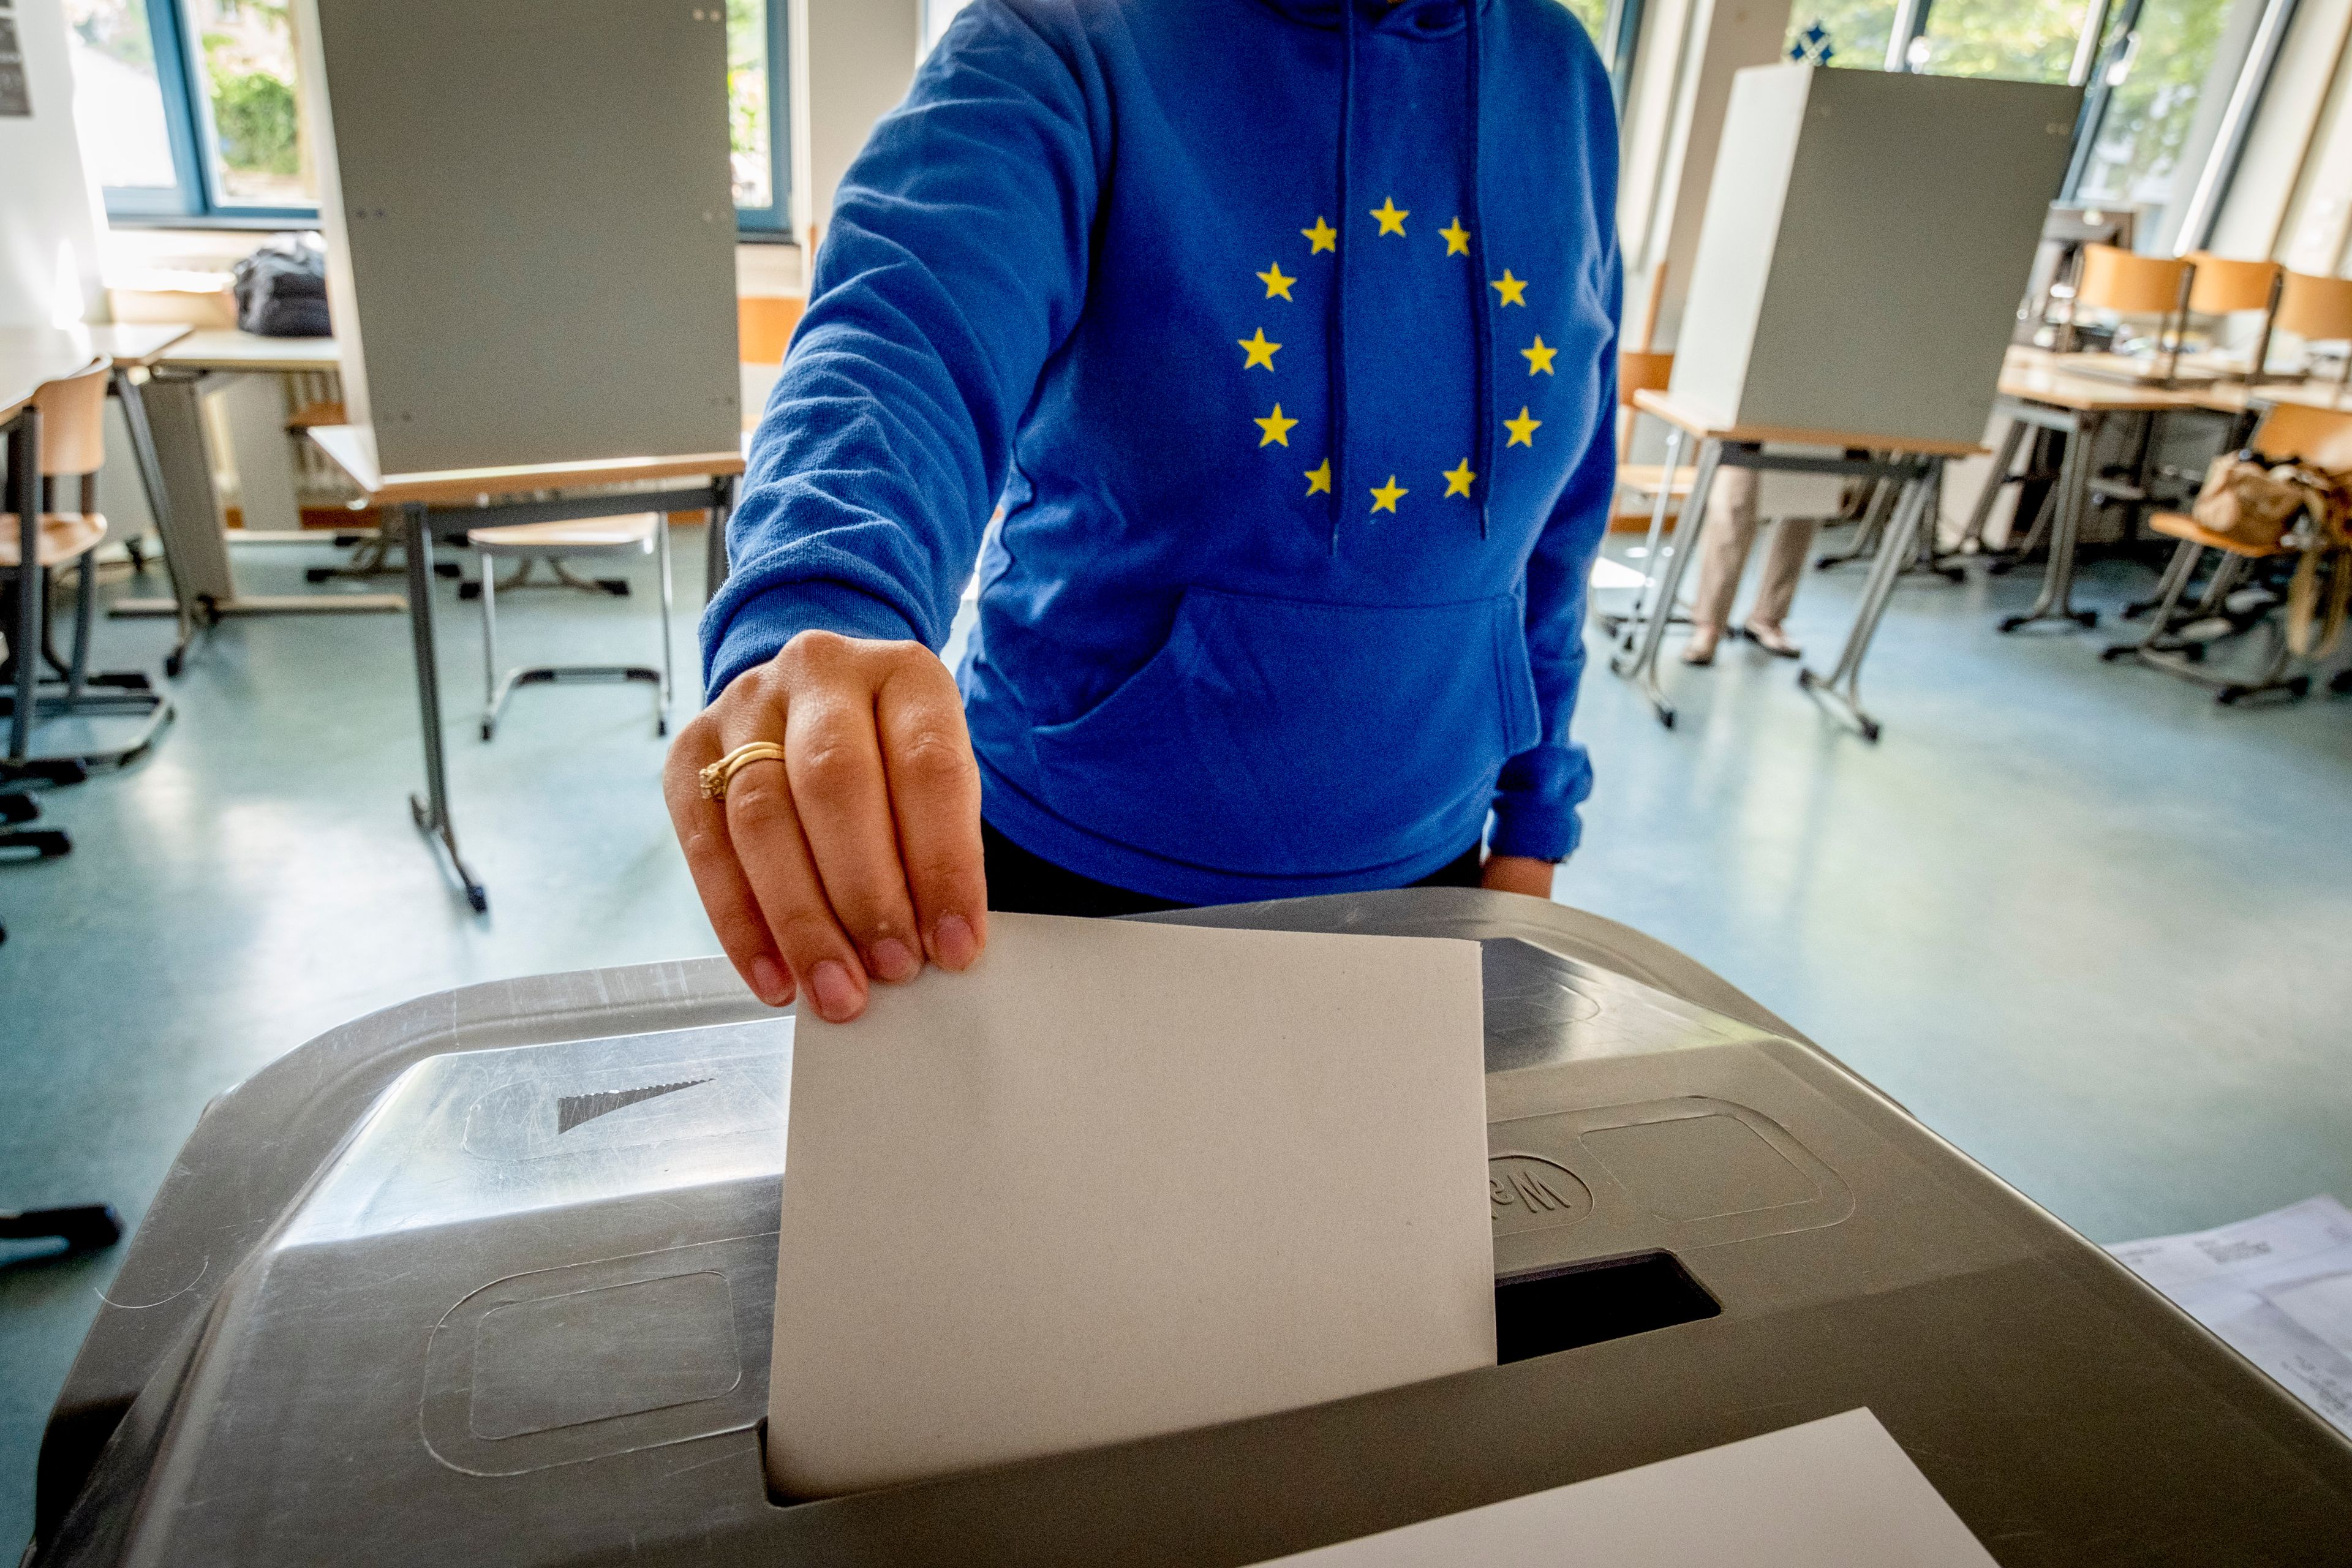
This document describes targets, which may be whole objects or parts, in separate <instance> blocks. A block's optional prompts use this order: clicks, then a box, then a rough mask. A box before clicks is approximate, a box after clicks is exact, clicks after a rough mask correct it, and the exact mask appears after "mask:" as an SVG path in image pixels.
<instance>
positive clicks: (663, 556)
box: [654, 516, 671, 735]
mask: <svg viewBox="0 0 2352 1568" xmlns="http://www.w3.org/2000/svg"><path fill="white" fill-rule="evenodd" d="M654 541H655V551H654V553H655V554H656V555H657V556H658V557H660V560H661V656H662V657H661V699H660V700H661V707H660V708H659V710H657V711H656V714H655V718H654V733H655V734H656V735H667V734H668V733H669V704H670V685H671V679H670V651H669V642H670V637H669V600H670V575H669V519H668V517H667V516H663V517H658V518H656V519H655V520H654Z"/></svg>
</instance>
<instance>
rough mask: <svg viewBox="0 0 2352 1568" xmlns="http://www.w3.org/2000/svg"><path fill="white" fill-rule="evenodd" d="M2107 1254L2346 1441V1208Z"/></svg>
mask: <svg viewBox="0 0 2352 1568" xmlns="http://www.w3.org/2000/svg"><path fill="white" fill-rule="evenodd" d="M2107 1250H2108V1251H2109V1252H2111V1253H2113V1254H2115V1256H2116V1258H2119V1259H2121V1260H2122V1261H2123V1262H2124V1263H2125V1264H2126V1266H2127V1267H2128V1268H2131V1270H2132V1271H2133V1272H2134V1273H2136V1274H2137V1275H2138V1276H2139V1277H2140V1278H2141V1279H2145V1280H2147V1282H2148V1283H2149V1284H2151V1285H2153V1286H2155V1287H2156V1288H2157V1289H2158V1290H2161V1291H2163V1292H2164V1293H2165V1294H2166V1295H2167V1296H2169V1297H2170V1298H2172V1300H2173V1301H2174V1302H2175V1303H2176V1304H2177V1305H2179V1308H2180V1309H2181V1310H2183V1311H2185V1312H2187V1313H2188V1314H2189V1316H2190V1317H2192V1318H2194V1319H2196V1320H2197V1321H2199V1322H2200V1323H2202V1324H2204V1325H2205V1326H2206V1327H2207V1328H2209V1329H2210V1330H2212V1331H2214V1332H2215V1333H2216V1334H2219V1335H2220V1336H2221V1339H2222V1340H2223V1341H2224V1342H2226V1343H2228V1344H2229V1346H2230V1347H2231V1349H2232V1350H2235V1351H2236V1352H2238V1353H2239V1354H2240V1355H2242V1356H2244V1357H2245V1358H2246V1359H2247V1360H2248V1361H2250V1362H2252V1363H2254V1364H2255V1365H2256V1366H2258V1367H2261V1368H2262V1369H2263V1371H2264V1372H2266V1373H2270V1374H2271V1376H2273V1378H2276V1379H2277V1380H2278V1381H2279V1382H2280V1383H2281V1384H2284V1385H2285V1387H2286V1388H2287V1390H2288V1392H2290V1393H2292V1394H2294V1396H2295V1397H2296V1398H2298V1399H2300V1400H2302V1401H2303V1402H2304V1403H2305V1405H2310V1406H2311V1407H2312V1408H2313V1409H2314V1410H2315V1411H2317V1412H2318V1413H2319V1414H2320V1415H2322V1416H2324V1417H2326V1419H2327V1420H2328V1421H2329V1422H2331V1423H2333V1424H2334V1426H2335V1427H2336V1430H2337V1431H2339V1432H2341V1433H2343V1434H2344V1435H2345V1436H2347V1437H2352V1209H2347V1208H2346V1207H2345V1206H2344V1205H2342V1204H2340V1203H2338V1202H2337V1201H2336V1199H2334V1198H2333V1197H2329V1196H2326V1194H2322V1195H2321V1196H2319V1197H2315V1198H2306V1199H2305V1200H2304V1201H2303V1202H2302V1203H2299V1204H2293V1205H2289V1206H2287V1207H2285V1208H2283V1209H2274V1210H2273V1211H2272V1212H2271V1213H2269V1214H2266V1215H2256V1216H2255V1217H2254V1218H2252V1219H2248V1220H2241V1221H2239V1222H2238V1223H2237V1224H2235V1225H2225V1226H2217V1227H2216V1228H2214V1229H2212V1230H2200V1231H2195V1232H2192V1233H2191V1234H2189V1235H2187V1236H2160V1237H2155V1238H2153V1239H2151V1240H2147V1241H2127V1242H2125V1243H2124V1244H2123V1245H2122V1246H2120V1247H2109V1248H2107Z"/></svg>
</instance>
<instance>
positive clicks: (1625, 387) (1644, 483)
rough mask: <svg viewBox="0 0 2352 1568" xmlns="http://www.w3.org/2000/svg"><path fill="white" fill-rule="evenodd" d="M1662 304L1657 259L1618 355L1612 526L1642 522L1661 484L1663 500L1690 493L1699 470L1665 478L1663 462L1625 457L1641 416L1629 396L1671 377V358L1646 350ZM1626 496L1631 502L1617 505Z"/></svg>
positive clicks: (1658, 387)
mask: <svg viewBox="0 0 2352 1568" xmlns="http://www.w3.org/2000/svg"><path fill="white" fill-rule="evenodd" d="M1665 302H1666V264H1665V263H1664V261H1661V262H1659V263H1658V264H1657V265H1656V266H1654V267H1653V268H1650V288H1649V293H1648V295H1647V296H1646V297H1645V298H1644V300H1643V303H1642V326H1641V330H1640V331H1637V332H1636V333H1634V334H1633V347H1631V348H1629V349H1626V350H1624V351H1623V352H1622V353H1619V354H1618V356H1617V491H1616V495H1615V496H1614V497H1613V498H1612V500H1611V502H1610V507H1609V510H1610V518H1609V521H1610V523H1611V524H1612V526H1614V525H1615V524H1617V523H1619V522H1620V521H1622V522H1628V523H1639V524H1643V525H1644V526H1646V525H1647V524H1648V523H1649V521H1650V519H1651V516H1652V513H1653V512H1654V510H1655V507H1656V501H1657V495H1658V486H1659V485H1660V484H1664V485H1665V486H1666V487H1667V489H1666V497H1667V499H1668V500H1673V501H1676V502H1679V501H1681V500H1683V499H1684V498H1685V497H1686V496H1688V495H1689V494H1690V489H1691V480H1692V479H1694V478H1695V477H1696V475H1697V472H1698V470H1697V469H1696V468H1690V467H1684V468H1676V469H1675V471H1674V474H1673V475H1672V477H1671V478H1669V477H1668V476H1667V474H1666V472H1665V468H1664V464H1660V463H1628V462H1627V461H1626V460H1625V459H1626V458H1628V457H1629V456H1631V455H1632V453H1633V424H1634V421H1636V420H1638V419H1639V418H1641V412H1640V410H1638V409H1636V408H1635V407H1634V406H1633V395H1634V394H1635V393H1637V392H1643V391H1648V392H1664V391H1665V390H1666V387H1667V385H1668V384H1669V383H1671V382H1672V381H1673V380H1674V378H1675V356H1674V355H1672V354H1670V353H1653V352H1652V350H1651V345H1652V344H1653V343H1654V342H1656V341H1657V337H1658V311H1659V310H1660V308H1661V307H1663V306H1664V304H1665ZM1629 500H1630V501H1632V502H1633V503H1634V504H1633V506H1631V507H1622V506H1621V503H1622V502H1624V501H1629Z"/></svg>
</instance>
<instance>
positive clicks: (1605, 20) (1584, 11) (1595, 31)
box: [1559, 0, 1609, 60]
mask: <svg viewBox="0 0 2352 1568" xmlns="http://www.w3.org/2000/svg"><path fill="white" fill-rule="evenodd" d="M1559 3H1560V4H1561V5H1565V6H1567V7H1568V14H1569V15H1570V16H1573V17H1575V18H1576V19H1577V20H1578V21H1580V22H1581V23H1583V24H1584V30H1585V31H1586V32H1588V33H1590V34H1591V35H1592V47H1595V48H1597V49H1599V50H1600V51H1601V58H1602V59H1604V60H1605V59H1607V58H1609V36H1608V28H1609V0H1559Z"/></svg>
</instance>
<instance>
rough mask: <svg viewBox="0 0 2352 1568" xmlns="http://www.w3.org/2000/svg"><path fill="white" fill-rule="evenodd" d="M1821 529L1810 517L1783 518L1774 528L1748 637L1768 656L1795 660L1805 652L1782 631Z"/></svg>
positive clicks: (1765, 555) (1749, 620)
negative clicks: (1806, 562)
mask: <svg viewBox="0 0 2352 1568" xmlns="http://www.w3.org/2000/svg"><path fill="white" fill-rule="evenodd" d="M1819 526H1820V525H1819V523H1818V522H1817V521H1815V520H1814V519H1812V518H1810V517H1784V518H1782V519H1781V520H1780V521H1779V522H1778V523H1776V524H1774V525H1773V528H1772V542H1771V544H1770V545H1769V547H1768V548H1767V549H1766V550H1765V552H1764V572H1763V577H1762V580H1761V581H1760V582H1759V583H1758V584H1756V602H1755V603H1754V604H1752V605H1748V636H1749V637H1754V638H1755V639H1756V642H1757V644H1758V646H1759V647H1762V648H1763V649H1764V651H1765V652H1767V653H1770V654H1777V655H1779V656H1780V658H1796V657H1797V656H1798V655H1799V654H1800V653H1801V652H1802V651H1803V650H1802V649H1801V648H1799V647H1797V645H1796V644H1795V643H1792V642H1790V640H1789V639H1788V637H1787V636H1786V635H1784V634H1783V633H1782V632H1781V630H1780V623H1781V622H1782V621H1785V620H1787V619H1788V618H1789V606H1790V604H1792V603H1794V602H1795V600H1796V597H1797V579H1798V578H1800V577H1801V576H1802V575H1804V571H1805V558H1806V557H1807V556H1808V555H1809V554H1811V552H1812V548H1813V532H1814V530H1815V529H1816V528H1818V527H1819Z"/></svg>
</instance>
